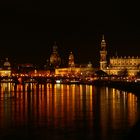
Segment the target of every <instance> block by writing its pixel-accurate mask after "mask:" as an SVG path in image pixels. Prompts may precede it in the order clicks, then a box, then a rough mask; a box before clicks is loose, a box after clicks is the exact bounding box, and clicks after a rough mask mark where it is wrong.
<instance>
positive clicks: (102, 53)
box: [100, 35, 107, 70]
mask: <svg viewBox="0 0 140 140" xmlns="http://www.w3.org/2000/svg"><path fill="white" fill-rule="evenodd" d="M106 56H107V51H106V42H105V39H104V35H102V40H101V50H100V69H101V70H104V69H106V67H107V60H106Z"/></svg>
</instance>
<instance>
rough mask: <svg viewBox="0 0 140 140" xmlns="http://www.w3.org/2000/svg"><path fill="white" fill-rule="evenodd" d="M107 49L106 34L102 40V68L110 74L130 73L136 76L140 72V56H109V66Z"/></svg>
mask: <svg viewBox="0 0 140 140" xmlns="http://www.w3.org/2000/svg"><path fill="white" fill-rule="evenodd" d="M106 56H107V50H106V42H105V39H104V36H103V37H102V41H101V50H100V70H103V71H104V72H106V73H107V74H109V75H124V74H126V73H127V74H126V75H128V76H135V75H137V73H138V72H140V57H138V56H137V57H134V56H132V57H130V56H128V57H126V56H124V57H118V56H113V57H111V58H109V63H108V66H107V59H106Z"/></svg>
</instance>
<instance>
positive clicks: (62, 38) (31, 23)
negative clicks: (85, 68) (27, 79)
mask: <svg viewBox="0 0 140 140" xmlns="http://www.w3.org/2000/svg"><path fill="white" fill-rule="evenodd" d="M138 9H139V7H138V5H137V3H128V2H127V3H125V2H124V3H122V2H121V0H120V1H119V0H118V1H113V0H112V1H111V0H109V1H103V0H101V1H100V2H98V3H97V2H96V3H93V2H88V1H84V2H80V1H77V2H72V1H66V2H60V1H57V2H55V1H53V2H52V3H50V2H49V3H48V2H47V3H46V2H45V1H41V2H40V1H38V2H35V1H31V0H28V1H26V0H24V1H22V0H21V1H10V0H9V1H8V0H7V1H4V2H0V59H3V58H5V57H9V58H10V60H11V61H12V62H17V63H23V62H33V63H41V62H45V60H46V59H47V58H49V56H50V53H51V51H52V45H53V43H54V41H56V42H57V45H58V49H59V53H60V55H61V56H62V59H65V60H66V59H67V58H68V53H69V52H70V51H73V52H74V54H75V59H76V62H77V63H87V62H88V61H91V62H92V63H93V64H94V65H98V59H99V52H98V51H99V49H100V41H101V36H102V34H104V35H105V39H106V42H107V45H108V53H109V55H114V54H115V52H116V51H117V53H118V55H120V56H121V55H123V56H125V55H126V56H127V55H136V56H137V55H139V51H140V41H139V40H140V22H139V10H138Z"/></svg>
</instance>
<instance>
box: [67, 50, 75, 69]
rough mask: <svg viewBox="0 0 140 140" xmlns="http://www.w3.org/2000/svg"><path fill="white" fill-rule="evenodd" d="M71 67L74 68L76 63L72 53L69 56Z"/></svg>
mask: <svg viewBox="0 0 140 140" xmlns="http://www.w3.org/2000/svg"><path fill="white" fill-rule="evenodd" d="M68 65H69V67H74V65H75V63H74V55H73V53H72V52H70V55H69V64H68Z"/></svg>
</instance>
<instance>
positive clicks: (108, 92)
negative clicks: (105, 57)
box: [0, 83, 138, 136]
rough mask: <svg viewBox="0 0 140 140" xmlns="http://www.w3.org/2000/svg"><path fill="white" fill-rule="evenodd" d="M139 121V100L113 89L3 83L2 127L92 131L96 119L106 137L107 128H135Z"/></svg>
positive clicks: (0, 92) (0, 98)
mask: <svg viewBox="0 0 140 140" xmlns="http://www.w3.org/2000/svg"><path fill="white" fill-rule="evenodd" d="M15 89H16V90H15ZM29 89H30V90H29ZM137 118H138V108H137V97H136V96H135V95H134V94H132V93H126V92H124V91H120V90H116V89H114V88H107V87H94V86H92V85H75V84H72V85H65V84H64V85H63V84H49V83H48V84H28V83H27V84H25V85H20V84H19V85H17V87H15V85H14V84H7V83H1V84H0V128H4V127H9V126H23V125H26V124H28V123H30V124H32V125H33V126H46V127H48V128H49V127H50V126H51V127H54V128H58V127H59V128H68V127H73V128H74V129H76V128H83V127H85V126H86V127H87V128H93V127H95V126H94V125H95V124H96V123H97V122H96V123H95V122H94V121H95V119H96V120H99V127H100V130H101V131H102V136H105V135H106V133H108V129H109V128H108V126H109V127H110V128H111V129H112V130H117V129H119V128H121V127H122V125H123V127H124V126H125V125H127V127H128V125H130V126H132V125H134V123H135V122H136V119H137ZM126 122H127V123H126ZM107 128H108V129H107Z"/></svg>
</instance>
